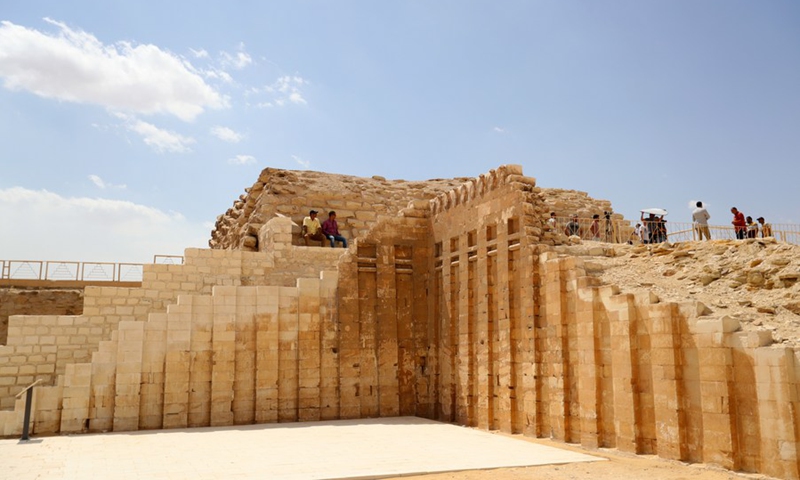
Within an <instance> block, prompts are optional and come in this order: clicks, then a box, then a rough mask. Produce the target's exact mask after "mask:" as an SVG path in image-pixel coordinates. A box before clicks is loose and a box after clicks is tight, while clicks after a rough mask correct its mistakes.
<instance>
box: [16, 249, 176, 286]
mask: <svg viewBox="0 0 800 480" xmlns="http://www.w3.org/2000/svg"><path fill="white" fill-rule="evenodd" d="M153 263H154V264H167V265H181V264H183V257H182V256H180V255H155V256H154V257H153ZM143 274H144V264H142V263H111V262H65V261H53V260H0V280H49V281H62V282H64V281H76V282H141V281H142V276H143Z"/></svg>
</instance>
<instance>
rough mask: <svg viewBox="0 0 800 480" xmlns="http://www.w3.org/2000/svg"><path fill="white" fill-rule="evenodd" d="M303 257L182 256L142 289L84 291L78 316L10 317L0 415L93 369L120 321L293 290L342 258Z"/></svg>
mask: <svg viewBox="0 0 800 480" xmlns="http://www.w3.org/2000/svg"><path fill="white" fill-rule="evenodd" d="M282 220H283V222H281V219H275V220H274V221H273V223H276V224H279V223H284V228H287V229H288V228H290V222H289V221H288V219H282ZM301 250H302V252H300V253H297V254H292V253H278V254H277V255H276V254H266V253H264V254H260V253H252V252H241V251H236V252H224V251H214V250H200V249H187V250H186V252H185V264H184V265H163V264H152V265H145V266H144V274H143V279H142V287H141V288H129V287H96V286H87V287H86V288H85V295H84V306H83V314H82V315H73V316H70V315H62V316H58V317H55V316H51V315H18V316H12V317H10V320H9V322H10V323H9V335H8V345H7V346H0V408H11V407H13V404H14V395H15V394H16V392H18V391H20V390H21V389H22V388H24V387H25V386H27V385H29V384H30V383H31V382H33V380H34V379H42V381H43V382H44V384H45V385H53V384H54V383H55V381H56V378H57V377H58V375H63V374H64V373H65V371H66V368H67V366H68V365H69V364H72V363H82V362H88V361H90V360H91V356H92V354H93V352H95V351H96V350H97V348H98V345H99V344H100V342H101V341H102V340H105V339H108V338H110V336H111V334H112V333H113V332H114V331H116V329H117V325H118V324H119V323H120V322H121V321H137V322H143V321H146V320H147V319H148V315H149V314H151V313H159V312H165V311H166V308H167V305H170V304H172V303H175V302H176V301H177V298H178V296H179V295H186V294H198V293H204V294H209V293H211V289H212V287H214V286H239V285H245V286H253V285H267V284H273V285H280V286H286V285H287V284H296V281H297V278H298V276H299V275H306V274H307V275H311V276H316V277H318V276H319V272H320V271H321V270H322V269H325V268H328V269H330V268H333V267H334V266H335V264H336V260H337V259H338V257H339V256H340V255H342V253H343V250H342V249H337V250H332V249H330V248H319V247H316V248H304V249H301ZM300 256H302V259H301V258H299V257H300Z"/></svg>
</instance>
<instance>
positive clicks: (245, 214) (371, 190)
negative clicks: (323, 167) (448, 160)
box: [209, 168, 468, 251]
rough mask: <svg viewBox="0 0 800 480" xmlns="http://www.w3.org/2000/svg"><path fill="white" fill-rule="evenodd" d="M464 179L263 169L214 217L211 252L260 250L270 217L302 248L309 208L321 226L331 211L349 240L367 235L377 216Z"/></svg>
mask: <svg viewBox="0 0 800 480" xmlns="http://www.w3.org/2000/svg"><path fill="white" fill-rule="evenodd" d="M466 180H468V179H467V178H455V179H433V180H425V181H408V182H407V181H405V180H386V179H385V178H383V177H379V176H374V177H372V178H362V177H354V176H350V175H335V174H328V173H322V172H313V171H294V170H281V169H276V168H266V169H264V171H262V172H261V175H260V176H259V178H258V180H257V181H256V182H255V183H254V184H253V186H252V187H250V188H248V189H246V190H245V192H246V193H245V194H243V195H241V196H240V197H239V199H238V200H236V201H235V202H234V203H233V206H232V207H231V208H230V209H228V211H227V212H225V214H223V215H220V216H219V217H217V222H216V225H215V227H214V230H213V231H212V232H211V240H209V246H210V247H211V248H214V249H217V248H219V249H234V250H240V249H241V250H247V251H256V250H263V249H262V248H261V247H259V245H258V235H259V231H260V230H261V228H262V227H263V226H264V225H265V224H266V223H267V222H268V221H269V220H270V219H271V218H273V217H275V216H276V215H278V216H285V217H289V218H290V219H291V220H292V221H293V222H294V223H295V225H297V227H296V229H295V230H294V232H295V237H294V238H293V243H294V244H295V245H301V244H302V242H301V241H300V238H299V237H298V236H297V235H296V234H297V233H299V231H300V228H299V225H301V224H302V221H303V218H304V217H306V216H307V215H308V212H309V211H310V210H311V209H314V210H318V211H319V212H320V213H319V219H320V223H321V222H322V221H324V220H325V219H327V218H328V212H329V211H331V210H334V211H336V213H337V222H338V224H339V231H340V232H341V233H342V235H343V236H344V237H345V238H348V239H354V238H356V237H359V236H362V235H364V234H366V233H367V232H368V231H369V229H370V228H371V227H373V226H374V225H376V224H377V222H378V220H379V219H381V218H389V217H394V216H396V215H397V213H398V212H399V211H400V210H401V209H403V208H405V207H406V206H407V205H408V203H409V202H410V201H413V200H428V199H431V198H433V197H434V196H436V195H438V194H440V193H443V192H447V191H449V190H452V189H453V188H455V187H457V186H458V185H460V184H461V183H463V182H464V181H466Z"/></svg>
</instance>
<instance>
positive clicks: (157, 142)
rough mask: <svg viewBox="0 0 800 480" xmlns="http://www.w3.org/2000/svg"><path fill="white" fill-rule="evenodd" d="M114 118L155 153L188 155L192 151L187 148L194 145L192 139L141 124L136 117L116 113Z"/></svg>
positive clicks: (151, 125)
mask: <svg viewBox="0 0 800 480" xmlns="http://www.w3.org/2000/svg"><path fill="white" fill-rule="evenodd" d="M114 116H116V117H117V118H119V119H121V120H123V121H124V122H125V128H126V129H128V130H130V131H132V132H134V133H137V134H139V135H140V136H141V137H142V141H144V143H145V144H146V145H148V146H150V147H152V148H153V150H155V151H156V152H159V153H164V152H174V153H189V152H191V151H192V149H191V148H189V145H191V144H193V143H195V140H194V138H192V137H186V136H183V135H181V134H179V133H175V132H170V131H169V130H164V129H161V128H158V127H157V126H155V125H153V124H151V123H147V122H143V121H141V120H139V119H138V118H136V117H133V116H130V115H125V114H123V113H116V114H114Z"/></svg>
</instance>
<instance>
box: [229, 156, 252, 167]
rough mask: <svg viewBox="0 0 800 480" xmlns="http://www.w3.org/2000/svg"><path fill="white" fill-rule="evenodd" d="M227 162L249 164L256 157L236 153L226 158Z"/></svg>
mask: <svg viewBox="0 0 800 480" xmlns="http://www.w3.org/2000/svg"><path fill="white" fill-rule="evenodd" d="M228 163H230V164H233V165H250V164H253V163H256V157H254V156H252V155H236V156H235V157H233V158H229V159H228Z"/></svg>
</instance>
